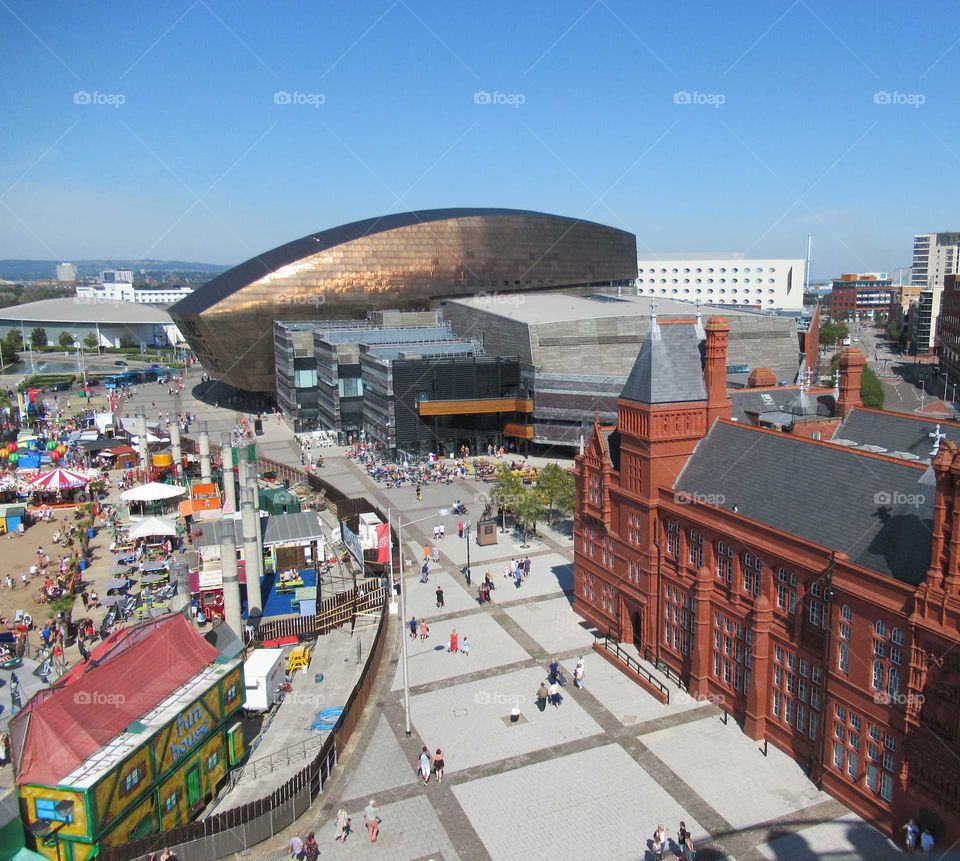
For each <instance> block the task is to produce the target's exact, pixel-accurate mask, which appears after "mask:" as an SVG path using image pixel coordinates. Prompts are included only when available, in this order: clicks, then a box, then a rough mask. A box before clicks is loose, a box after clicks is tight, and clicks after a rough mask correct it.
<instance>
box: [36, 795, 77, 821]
mask: <svg viewBox="0 0 960 861" xmlns="http://www.w3.org/2000/svg"><path fill="white" fill-rule="evenodd" d="M61 801H63V799H62V798H34V800H33V803H34V810H35V811H36V814H37V819H46V820H47V821H48V822H73V814H72V813H71V814H70V815H69V816H62V815H61V814H60V813H58V812H57V804H59V803H60V802H61Z"/></svg>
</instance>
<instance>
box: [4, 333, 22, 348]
mask: <svg viewBox="0 0 960 861" xmlns="http://www.w3.org/2000/svg"><path fill="white" fill-rule="evenodd" d="M3 349H4V352H5V353H16V352H17V351H18V350H22V349H23V335H22V334H21V332H20V330H19V329H10V330H9V331H8V332H7V334H6V335H4V336H3Z"/></svg>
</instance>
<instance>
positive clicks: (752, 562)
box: [743, 553, 763, 597]
mask: <svg viewBox="0 0 960 861" xmlns="http://www.w3.org/2000/svg"><path fill="white" fill-rule="evenodd" d="M762 573H763V563H762V562H761V561H760V559H759V557H757V556H754V555H753V554H752V553H744V554H743V591H744V592H746V593H747V594H748V595H753V596H754V597H756V596H758V595H759V594H760V577H761V574H762Z"/></svg>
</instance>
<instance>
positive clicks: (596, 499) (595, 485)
mask: <svg viewBox="0 0 960 861" xmlns="http://www.w3.org/2000/svg"><path fill="white" fill-rule="evenodd" d="M590 504H591V505H593V506H594V507H595V508H602V507H603V481H602V480H601V478H600V476H599V475H591V476H590Z"/></svg>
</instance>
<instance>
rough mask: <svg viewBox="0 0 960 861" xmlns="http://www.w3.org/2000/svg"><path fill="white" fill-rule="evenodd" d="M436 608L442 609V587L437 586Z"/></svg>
mask: <svg viewBox="0 0 960 861" xmlns="http://www.w3.org/2000/svg"><path fill="white" fill-rule="evenodd" d="M437 609H438V610H442V609H443V587H442V586H437Z"/></svg>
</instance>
